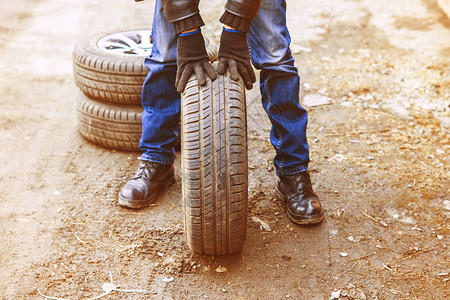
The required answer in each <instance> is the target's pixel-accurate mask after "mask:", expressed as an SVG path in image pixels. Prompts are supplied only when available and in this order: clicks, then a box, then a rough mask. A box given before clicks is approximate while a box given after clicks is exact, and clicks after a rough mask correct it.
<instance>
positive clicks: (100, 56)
mask: <svg viewBox="0 0 450 300" xmlns="http://www.w3.org/2000/svg"><path fill="white" fill-rule="evenodd" d="M205 44H206V50H207V53H208V55H209V57H210V60H211V61H214V60H216V59H217V54H218V51H217V47H216V46H215V45H214V44H213V43H212V42H211V41H210V40H209V39H207V38H205ZM151 49H152V40H151V31H150V30H131V31H122V32H113V33H106V34H99V35H96V36H94V37H93V38H91V39H88V40H84V41H82V42H81V43H79V44H78V45H77V46H76V47H75V48H74V50H73V70H74V78H75V83H76V85H77V86H78V88H79V89H80V90H81V91H82V92H83V93H84V94H86V95H87V96H88V97H90V98H93V99H98V100H101V101H108V102H113V103H118V104H128V105H139V104H140V103H141V91H142V85H143V83H144V80H145V77H146V76H147V73H148V69H147V68H146V67H145V65H144V59H145V57H146V56H148V55H149V54H150V53H151Z"/></svg>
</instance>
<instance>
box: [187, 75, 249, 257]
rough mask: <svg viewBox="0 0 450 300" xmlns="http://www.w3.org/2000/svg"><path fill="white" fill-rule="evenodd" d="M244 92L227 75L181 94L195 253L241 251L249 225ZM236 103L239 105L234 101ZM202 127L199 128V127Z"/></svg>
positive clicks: (191, 86) (192, 83)
mask: <svg viewBox="0 0 450 300" xmlns="http://www.w3.org/2000/svg"><path fill="white" fill-rule="evenodd" d="M244 92H245V90H244V86H243V82H242V80H240V81H238V82H235V81H233V80H231V78H230V77H229V74H228V73H227V74H226V75H225V76H219V78H218V79H217V80H215V81H214V82H211V81H210V80H208V82H207V85H206V86H204V87H198V84H197V80H196V79H195V78H194V77H192V78H191V79H190V80H189V82H188V85H187V87H186V89H185V92H184V93H183V95H182V145H183V146H182V172H183V175H182V178H183V189H182V190H183V208H184V222H185V237H186V242H187V244H188V246H189V247H190V248H191V250H193V252H195V253H199V254H206V255H223V254H231V253H236V252H239V251H240V250H241V249H242V247H243V245H244V241H245V237H246V225H247V206H248V203H247V198H248V169H247V134H246V132H247V129H246V122H245V121H246V116H245V109H246V108H245V93H244ZM236 100H238V101H236ZM197 124H198V125H197Z"/></svg>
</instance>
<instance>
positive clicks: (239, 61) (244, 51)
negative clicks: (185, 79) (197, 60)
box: [217, 28, 256, 90]
mask: <svg viewBox="0 0 450 300" xmlns="http://www.w3.org/2000/svg"><path fill="white" fill-rule="evenodd" d="M227 67H228V68H230V75H231V78H232V79H233V80H238V79H239V75H241V77H242V79H243V80H244V84H245V87H246V88H247V89H248V90H251V89H252V87H253V83H255V81H256V77H255V72H254V71H253V68H252V65H251V63H250V51H249V49H248V42H247V35H246V34H245V32H242V31H237V30H234V29H226V28H224V29H223V31H222V35H221V37H220V48H219V64H218V66H217V73H219V74H221V75H222V74H224V73H225V70H226V68H227Z"/></svg>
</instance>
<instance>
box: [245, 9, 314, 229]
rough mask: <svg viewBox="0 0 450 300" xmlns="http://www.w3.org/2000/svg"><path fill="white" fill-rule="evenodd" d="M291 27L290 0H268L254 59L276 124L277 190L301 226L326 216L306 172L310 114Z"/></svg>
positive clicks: (256, 23) (254, 29) (255, 28)
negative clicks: (302, 96)
mask: <svg viewBox="0 0 450 300" xmlns="http://www.w3.org/2000/svg"><path fill="white" fill-rule="evenodd" d="M290 42H291V38H290V35H289V31H288V29H287V27H286V1H285V0H265V1H263V2H262V6H261V9H260V11H259V13H258V16H257V17H256V18H255V19H254V20H253V21H252V23H251V27H250V43H251V56H252V62H253V64H254V66H255V67H256V68H257V69H260V70H261V74H260V90H261V99H262V104H263V107H264V109H265V111H266V113H267V115H268V117H269V119H270V122H271V123H272V130H271V132H270V141H271V143H272V145H273V147H274V148H275V151H276V155H275V158H274V165H275V168H276V172H277V175H278V177H279V178H280V179H279V182H278V186H277V192H278V193H277V194H278V195H279V196H280V197H281V198H283V199H284V200H286V201H287V211H288V216H289V217H290V218H291V220H292V221H294V222H295V223H298V224H312V223H318V222H320V221H321V220H322V218H323V214H322V209H321V206H320V202H319V199H318V197H317V196H316V195H315V193H314V191H313V190H312V186H311V180H310V177H309V174H308V172H307V169H308V163H309V148H308V142H307V139H306V126H307V123H308V116H307V112H306V110H305V109H304V108H302V107H301V105H300V102H299V88H300V77H299V75H298V70H297V68H296V67H295V66H294V58H293V57H292V55H291V51H290V49H289V44H290Z"/></svg>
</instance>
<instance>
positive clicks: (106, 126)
mask: <svg viewBox="0 0 450 300" xmlns="http://www.w3.org/2000/svg"><path fill="white" fill-rule="evenodd" d="M76 108H77V119H78V131H79V132H80V134H81V135H82V136H83V137H85V138H86V139H87V140H89V141H91V142H92V143H94V144H96V145H99V146H102V147H106V148H110V149H116V150H124V151H138V150H139V140H140V138H141V133H142V121H141V118H142V111H143V108H142V107H141V106H139V105H119V104H112V103H106V102H100V101H95V100H92V99H89V98H88V97H86V96H85V95H84V94H81V95H80V96H79V97H78V99H77V101H76Z"/></svg>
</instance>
